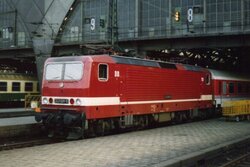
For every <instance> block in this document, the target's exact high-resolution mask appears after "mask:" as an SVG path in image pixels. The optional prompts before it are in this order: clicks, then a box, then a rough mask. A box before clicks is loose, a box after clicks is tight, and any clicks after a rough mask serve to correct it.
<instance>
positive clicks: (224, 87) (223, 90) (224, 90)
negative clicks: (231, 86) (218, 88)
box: [222, 81, 227, 95]
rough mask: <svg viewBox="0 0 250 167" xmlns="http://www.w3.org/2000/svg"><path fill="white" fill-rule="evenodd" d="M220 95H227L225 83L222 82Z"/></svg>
mask: <svg viewBox="0 0 250 167" xmlns="http://www.w3.org/2000/svg"><path fill="white" fill-rule="evenodd" d="M222 93H223V94H224V95H225V94H227V82H226V81H223V82H222Z"/></svg>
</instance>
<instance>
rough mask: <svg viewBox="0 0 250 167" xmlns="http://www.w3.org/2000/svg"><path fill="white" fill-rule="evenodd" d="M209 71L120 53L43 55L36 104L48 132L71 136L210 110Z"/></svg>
mask: <svg viewBox="0 0 250 167" xmlns="http://www.w3.org/2000/svg"><path fill="white" fill-rule="evenodd" d="M213 104H214V101H213V84H212V80H211V73H210V72H209V71H208V70H207V69H204V68H200V67H196V66H191V65H183V64H173V63H166V62H157V61H151V60H143V59H136V58H126V57H120V56H109V55H97V56H78V57H60V58H49V59H48V60H47V61H46V63H45V67H44V76H43V83H42V108H41V113H39V114H38V115H37V116H36V120H37V121H42V122H43V124H44V125H45V127H46V128H47V129H49V131H50V135H51V136H52V135H54V134H55V133H56V132H59V133H62V134H65V135H68V138H71V139H75V138H80V137H83V135H84V134H85V133H84V132H94V133H96V134H100V133H104V132H105V131H110V130H113V129H119V128H127V127H131V126H137V127H143V126H147V125H149V124H152V123H159V122H167V121H171V120H174V121H182V120H187V119H193V118H195V117H206V116H207V115H210V114H212V113H213V111H214V110H213V106H214V105H213Z"/></svg>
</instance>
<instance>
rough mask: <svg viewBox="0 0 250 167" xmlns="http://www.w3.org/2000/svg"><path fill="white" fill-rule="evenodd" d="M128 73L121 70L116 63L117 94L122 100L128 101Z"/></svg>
mask: <svg viewBox="0 0 250 167" xmlns="http://www.w3.org/2000/svg"><path fill="white" fill-rule="evenodd" d="M125 75H126V74H125V73H123V72H122V71H121V70H120V67H119V66H118V65H116V67H115V80H116V81H115V82H116V91H117V96H119V97H120V102H124V101H126V98H125V78H126V76H125Z"/></svg>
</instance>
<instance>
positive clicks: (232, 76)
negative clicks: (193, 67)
mask: <svg viewBox="0 0 250 167" xmlns="http://www.w3.org/2000/svg"><path fill="white" fill-rule="evenodd" d="M209 71H210V72H211V74H212V78H213V79H218V80H238V81H250V77H249V76H247V75H244V74H239V73H235V72H228V71H218V70H213V69H209Z"/></svg>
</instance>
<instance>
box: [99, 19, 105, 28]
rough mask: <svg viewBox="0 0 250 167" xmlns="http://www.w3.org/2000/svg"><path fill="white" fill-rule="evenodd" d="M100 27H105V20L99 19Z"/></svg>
mask: <svg viewBox="0 0 250 167" xmlns="http://www.w3.org/2000/svg"><path fill="white" fill-rule="evenodd" d="M100 27H102V28H104V27H105V20H104V19H100Z"/></svg>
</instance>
